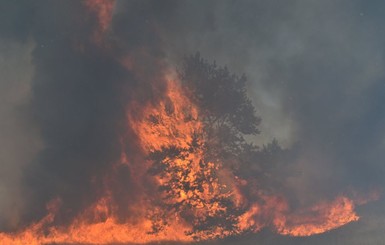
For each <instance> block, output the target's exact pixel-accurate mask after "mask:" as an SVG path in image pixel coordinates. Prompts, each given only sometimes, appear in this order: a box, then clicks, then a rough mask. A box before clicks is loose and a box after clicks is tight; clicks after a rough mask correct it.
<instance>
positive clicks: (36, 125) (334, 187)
mask: <svg viewBox="0 0 385 245" xmlns="http://www.w3.org/2000/svg"><path fill="white" fill-rule="evenodd" d="M381 5H382V4H381V3H373V4H372V5H370V6H368V5H367V3H364V1H358V0H357V1H343V0H341V1H322V2H321V1H315V0H314V1H306V2H305V1H291V2H287V1H274V2H272V1H264V0H261V1H242V2H239V1H210V2H206V1H190V2H188V1H183V2H180V1H179V2H177V1H129V2H126V1H117V2H116V4H115V7H114V9H113V16H112V17H111V24H110V27H109V28H107V29H106V30H103V31H105V32H106V33H105V34H104V35H103V37H101V36H98V35H99V34H97V33H98V28H99V23H98V22H99V19H98V17H97V15H95V14H94V13H92V12H90V11H89V10H87V7H86V5H85V4H84V3H83V2H80V1H79V2H78V1H61V2H52V1H35V2H33V3H32V2H30V1H18V2H11V1H9V2H2V3H1V6H0V7H1V9H7V11H3V12H4V15H2V16H1V17H0V20H1V21H0V23H1V24H0V26H1V32H0V37H1V41H0V49H1V61H0V62H1V64H2V66H1V67H2V68H1V73H2V74H5V75H3V76H2V81H1V84H0V91H1V92H0V98H2V100H4V101H2V104H1V106H0V118H1V120H0V132H1V139H0V146H1V149H2V150H1V153H0V155H1V162H2V164H1V167H0V171H1V173H0V176H1V181H0V198H1V200H0V210H1V212H0V217H1V218H0V225H1V226H2V227H5V228H15V227H17V225H18V224H20V223H22V224H25V223H27V222H29V221H31V220H37V219H38V218H41V217H42V216H43V215H44V213H45V205H46V203H48V202H49V201H50V200H52V199H54V198H56V197H60V198H61V201H62V204H63V205H64V207H63V210H65V211H63V212H64V213H63V214H61V216H60V217H59V221H58V222H68V221H69V220H70V219H71V218H72V217H74V216H76V215H77V214H78V213H79V211H80V210H83V209H84V208H85V207H87V206H89V205H90V204H91V203H93V202H95V201H96V200H97V199H98V197H99V196H100V193H99V190H100V189H102V186H101V185H102V184H103V183H104V182H105V180H104V179H100V177H99V176H103V175H102V174H101V173H105V172H108V171H112V170H111V163H114V162H117V161H118V160H119V159H120V157H121V156H120V153H121V145H122V144H121V143H122V142H121V141H122V139H121V135H128V136H129V137H127V138H128V139H129V140H125V142H124V145H125V151H126V153H127V155H128V156H130V159H128V161H140V160H141V158H142V157H143V156H142V155H141V153H140V149H139V147H138V142H137V139H136V138H135V137H134V134H133V132H131V131H130V129H127V125H126V124H125V121H126V108H127V106H129V105H130V103H131V102H132V101H134V100H135V101H141V102H142V103H143V104H144V103H145V102H147V101H151V102H152V103H154V104H156V103H157V101H158V100H159V98H158V96H159V95H161V94H163V93H162V91H163V90H164V89H165V82H164V81H162V79H161V77H163V75H164V74H163V73H164V72H165V69H166V67H167V66H168V65H170V64H171V65H172V66H176V67H178V65H179V64H180V57H183V55H185V54H191V53H195V52H196V51H200V52H201V54H202V56H204V57H205V58H207V59H209V60H216V61H217V63H218V64H224V65H228V66H229V68H230V69H231V70H232V71H235V72H237V73H246V75H247V76H248V78H249V79H248V80H249V91H248V92H249V95H250V96H252V98H253V102H254V104H255V106H256V108H257V110H258V114H259V116H261V118H262V124H261V131H262V133H261V135H260V136H259V138H257V139H256V140H255V141H256V143H257V144H260V145H262V144H267V143H269V142H270V141H271V140H272V139H273V138H276V139H278V142H279V143H280V144H281V145H283V146H284V147H287V148H289V149H295V150H296V151H295V152H296V156H295V157H293V159H289V160H288V162H287V163H284V164H285V167H284V169H285V170H287V171H281V172H277V176H278V177H277V178H282V183H283V184H284V185H285V190H287V191H290V195H291V197H292V198H293V199H296V200H299V201H298V202H299V203H301V204H304V203H313V202H314V201H316V200H319V199H321V198H322V197H327V198H330V197H332V196H335V195H336V194H339V193H341V192H344V191H347V190H349V189H350V188H352V189H358V190H361V191H368V190H371V189H372V188H375V187H376V188H378V187H381V186H383V185H384V184H385V183H384V182H383V178H382V176H383V174H384V170H385V169H384V167H383V162H382V161H383V159H384V157H385V156H384V153H383V147H384V140H383V137H384V135H383V132H382V129H383V125H384V120H385V117H384V115H385V114H383V113H382V103H383V99H382V98H383V94H384V92H385V87H384V85H383V79H384V72H383V69H382V68H383V65H384V64H383V63H384V61H383V53H384V48H383V43H384V41H385V40H384V35H383V34H380V30H381V29H380V28H382V24H383V22H384V20H383V18H382V14H381V13H378V9H381V8H382V7H383V6H381ZM373 6H374V7H373ZM99 31H100V30H99ZM100 38H101V40H100ZM138 111H139V110H138ZM138 113H139V112H138ZM280 164H282V163H280ZM121 168H122V169H120V173H121V176H120V177H119V178H117V180H115V181H116V183H115V185H116V189H117V190H116V192H117V194H115V198H116V199H118V203H120V204H121V205H122V206H124V205H126V204H128V203H130V202H133V201H134V200H135V196H136V195H139V192H140V188H139V187H138V189H137V188H136V187H133V184H132V181H131V179H130V178H132V177H130V176H132V173H131V171H132V170H130V169H128V168H125V167H121ZM98 183H100V184H98ZM149 185H150V184H149ZM120 186H130V187H129V188H121V189H119V187H120ZM122 193H123V194H122ZM124 197H130V198H124ZM15 204H16V205H15ZM377 209H378V207H377ZM377 209H375V210H377ZM363 213H368V215H369V216H370V212H369V211H368V210H363ZM122 215H123V214H122ZM129 215H130V214H124V216H129ZM377 220H378V219H377V218H376V217H372V218H371V220H370V221H364V222H368V226H374V225H373V222H374V223H375V222H378V221H377ZM379 226H380V227H383V224H379ZM360 227H361V226H359V224H354V226H351V227H349V229H351V230H349V229H348V230H347V231H336V232H334V233H330V234H328V235H327V236H326V238H324V237H323V238H309V239H313V240H311V241H314V242H317V241H318V243H319V244H322V243H324V242H325V241H330V240H333V239H335V238H334V237H341V236H349V235H350V234H351V233H353V231H356V230H358V229H360ZM373 229H374V228H373ZM344 232H345V233H344ZM374 233H375V232H374ZM341 234H342V235H341ZM346 234H347V235H346ZM366 234H370V232H368V233H366ZM334 235H335V236H334ZM362 236H363V237H365V235H362ZM375 236H377V237H378V236H382V234H375ZM271 237H272V236H271V234H260V235H258V236H257V237H254V236H253V237H251V238H249V239H247V238H246V239H245V244H249V243H252V242H254V240H255V239H256V240H259V241H262V243H266V244H268V243H271V240H269V239H277V240H274V242H275V244H279V243H282V244H286V243H290V242H293V243H294V244H301V242H302V240H295V239H294V240H293V239H291V238H271ZM280 239H282V241H281V240H280ZM317 239H319V240H317ZM339 239H342V238H339ZM346 239H348V238H346ZM307 241H308V240H306V242H307ZM344 241H345V240H344ZM306 242H304V244H305V243H306ZM334 242H335V243H338V241H336V240H335V241H334ZM224 243H226V241H224ZM228 243H229V244H231V243H233V241H228ZM315 244H317V243H315Z"/></svg>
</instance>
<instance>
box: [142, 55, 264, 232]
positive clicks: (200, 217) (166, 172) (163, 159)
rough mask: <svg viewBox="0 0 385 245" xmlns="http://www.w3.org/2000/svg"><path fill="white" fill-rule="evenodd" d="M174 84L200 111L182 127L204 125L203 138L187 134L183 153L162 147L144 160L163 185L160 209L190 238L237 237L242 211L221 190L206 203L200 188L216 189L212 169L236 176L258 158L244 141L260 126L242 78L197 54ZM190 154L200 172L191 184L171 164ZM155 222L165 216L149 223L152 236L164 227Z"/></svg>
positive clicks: (186, 173)
mask: <svg viewBox="0 0 385 245" xmlns="http://www.w3.org/2000/svg"><path fill="white" fill-rule="evenodd" d="M179 78H180V81H181V83H182V87H183V92H184V93H186V94H187V96H188V98H189V99H190V100H191V102H192V103H193V104H194V105H195V106H197V107H198V109H199V118H192V117H188V116H186V118H185V122H189V121H191V120H199V121H200V122H202V123H203V132H192V134H193V135H194V137H193V138H192V142H188V145H189V146H188V147H185V148H183V147H180V146H174V145H171V146H165V147H163V148H162V149H160V150H154V151H153V152H151V154H150V155H149V158H150V159H151V160H152V162H153V166H152V168H151V169H150V173H151V174H153V175H156V176H159V177H161V178H163V179H165V180H167V181H165V182H163V184H162V186H160V191H161V192H162V193H163V197H164V200H163V201H161V203H160V205H162V206H163V207H167V210H168V211H169V212H170V213H174V212H177V213H179V214H180V216H181V217H182V218H184V219H185V220H186V221H188V222H189V223H190V224H192V230H191V232H190V233H189V235H191V236H193V237H198V235H199V234H200V235H204V236H206V237H210V236H213V238H215V236H217V234H218V232H215V231H218V230H220V231H221V232H222V233H223V234H224V233H226V234H230V235H231V234H237V232H238V231H237V227H236V224H237V219H238V217H239V215H240V214H242V213H243V212H244V211H245V208H246V207H238V206H236V205H235V203H234V202H233V201H231V198H229V191H228V190H225V188H222V187H219V189H220V190H219V191H213V192H212V193H211V194H212V195H211V196H210V197H209V198H208V197H207V195H205V194H204V188H203V184H206V185H211V184H213V183H215V184H216V185H217V184H219V185H221V183H216V181H217V179H218V172H217V171H218V170H219V169H218V168H217V167H216V166H221V167H222V166H225V167H226V169H231V170H232V172H233V173H239V174H241V173H242V170H243V169H244V167H242V165H244V166H248V165H247V164H250V163H251V162H252V161H253V160H254V159H253V157H255V154H257V152H258V148H257V147H256V146H255V145H254V144H252V143H250V142H248V141H247V140H246V139H245V137H246V136H248V135H256V134H258V133H259V130H258V126H259V124H260V121H261V119H260V118H259V117H258V116H256V112H255V108H254V106H253V105H252V102H251V100H250V99H249V98H248V96H247V91H246V81H247V80H246V76H244V75H242V76H237V75H235V74H233V73H231V72H230V71H229V70H228V69H227V67H220V66H217V65H216V63H215V62H214V63H209V62H208V61H206V60H204V59H203V58H201V57H200V55H199V53H197V54H195V55H192V56H186V57H185V58H184V59H183V63H182V66H181V69H180V70H179ZM170 103H171V102H170ZM168 106H169V107H170V108H172V107H173V106H172V105H168ZM164 110H165V111H167V115H169V116H172V114H173V113H174V112H173V110H169V109H167V108H164ZM158 117H159V116H158V115H153V116H151V117H150V118H149V120H150V121H151V123H154V124H157V123H161V122H160V121H159V120H154V119H153V118H158ZM190 154H199V157H200V160H199V165H200V167H201V169H202V171H198V172H194V178H193V179H192V178H191V173H192V172H191V169H189V168H188V167H187V168H186V166H180V165H178V164H174V163H175V162H177V161H180V160H186V159H189V155H190ZM188 161H190V160H188ZM189 164H193V163H192V162H190V163H189ZM189 176H190V177H189ZM223 186H225V185H223ZM210 188H214V187H213V186H210ZM181 192H183V193H189V195H190V196H189V198H188V199H184V198H179V197H180V196H181ZM170 200H172V201H170ZM202 207H203V208H202ZM159 217H167V215H165V216H162V215H159V214H156V215H154V216H153V217H152V218H153V221H154V222H153V226H154V229H153V230H154V232H158V231H160V230H161V229H163V228H164V226H165V225H167V222H161V221H160V220H159Z"/></svg>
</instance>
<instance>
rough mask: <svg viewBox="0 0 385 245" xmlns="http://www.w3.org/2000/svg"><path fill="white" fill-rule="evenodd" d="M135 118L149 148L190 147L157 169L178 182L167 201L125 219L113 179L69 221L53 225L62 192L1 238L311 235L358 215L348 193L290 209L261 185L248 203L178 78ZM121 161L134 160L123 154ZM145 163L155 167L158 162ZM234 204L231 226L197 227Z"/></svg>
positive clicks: (94, 240)
mask: <svg viewBox="0 0 385 245" xmlns="http://www.w3.org/2000/svg"><path fill="white" fill-rule="evenodd" d="M128 123H129V124H131V125H132V126H133V128H134V130H135V131H136V133H137V135H138V137H139V138H140V142H141V148H142V149H143V151H144V152H146V153H147V154H151V153H152V154H155V152H157V150H160V149H166V148H169V149H172V147H175V146H177V147H181V148H183V149H187V152H188V153H186V154H179V155H178V154H174V155H172V154H170V156H167V157H166V158H165V159H163V160H164V162H163V163H162V164H165V165H164V166H163V167H164V168H165V169H167V171H165V172H162V171H160V172H159V173H158V174H155V175H154V179H155V180H154V181H155V183H156V185H157V186H161V185H163V184H165V183H167V184H169V185H170V186H171V187H172V189H170V190H167V191H165V192H162V194H159V195H160V196H157V195H153V197H156V198H161V199H162V200H164V201H163V202H162V204H155V205H154V202H156V200H154V199H153V197H151V194H150V193H148V194H147V195H144V196H143V200H142V201H141V202H140V203H138V204H137V205H136V207H134V209H135V210H137V212H136V213H137V214H138V215H137V217H136V218H135V219H133V220H131V221H126V222H121V221H119V219H118V217H117V214H116V213H115V211H114V210H115V206H114V203H113V201H112V199H111V198H110V196H109V194H108V193H109V191H108V186H107V187H106V190H105V195H104V196H103V197H102V198H101V199H100V200H99V201H98V202H97V203H95V204H94V205H92V206H90V207H89V208H88V209H87V210H85V211H84V212H83V213H82V214H81V215H79V216H78V217H76V218H75V219H74V220H73V222H72V224H71V225H69V226H68V227H58V226H54V225H52V222H53V220H54V219H55V213H56V212H57V211H58V210H59V209H60V199H57V200H53V201H52V202H51V203H49V204H48V205H47V212H48V214H47V215H46V216H45V217H44V218H43V219H42V220H40V221H39V222H37V223H35V224H32V225H30V226H29V227H27V228H26V229H25V230H23V231H21V232H17V233H0V241H1V243H2V244H9V245H13V244H32V245H33V244H36V245H38V244H50V243H67V244H68V243H85V244H110V243H114V242H119V243H142V244H143V243H149V242H158V241H179V242H192V241H199V240H208V239H218V238H223V237H226V236H234V235H240V234H242V233H244V232H248V231H252V232H258V231H260V230H261V229H262V228H264V227H270V228H271V229H273V230H275V231H276V232H277V233H279V234H283V235H289V236H310V235H313V234H319V233H323V232H326V231H329V230H332V229H335V228H338V227H340V226H342V225H345V224H347V223H349V222H352V221H356V220H358V219H359V217H358V216H357V214H356V213H355V212H354V201H353V200H351V199H349V198H347V197H344V196H340V197H337V198H336V199H335V200H334V201H331V202H322V203H320V204H317V205H315V206H313V207H310V208H307V209H304V210H302V211H301V212H299V213H295V212H294V213H293V212H291V210H290V207H289V206H288V203H287V201H286V200H285V199H284V198H283V197H281V196H268V195H264V194H262V192H259V193H260V195H261V196H260V198H261V199H263V202H262V203H263V204H261V203H253V204H250V203H248V201H247V199H246V197H245V196H242V193H241V192H240V191H239V188H240V187H241V186H242V185H247V183H246V181H242V180H240V179H239V178H238V177H237V176H234V175H232V174H231V173H230V171H229V170H227V169H225V168H224V166H223V165H222V164H221V163H212V162H204V160H202V154H203V152H202V150H203V147H201V146H202V145H204V143H205V142H204V132H202V130H203V126H202V123H201V122H200V121H199V109H198V108H197V107H195V106H194V104H193V103H192V102H191V101H190V100H189V99H188V98H187V97H186V96H185V94H184V92H183V89H182V88H181V85H180V83H179V82H176V81H174V80H168V83H167V92H166V94H165V96H164V97H163V99H162V101H160V103H158V104H157V105H152V104H148V105H147V106H145V109H144V111H143V113H142V114H141V115H137V116H136V117H135V118H133V117H132V116H131V115H130V113H128ZM118 164H129V165H130V164H131V163H128V162H127V160H126V158H125V156H124V154H122V160H121V162H120V163H118ZM142 164H143V163H142ZM145 164H146V165H147V167H146V168H147V169H149V168H150V164H151V162H150V161H147V162H146V163H145ZM220 200H222V201H223V200H226V201H227V203H230V204H231V205H227V206H225V205H223V204H222V202H221V201H220ZM176 204H183V205H182V206H181V207H182V208H180V209H174V210H172V212H170V211H169V210H168V208H169V207H170V206H173V205H174V206H175V205H176ZM162 205H163V206H164V209H163V210H162ZM166 207H168V208H166ZM184 207H188V208H184ZM230 207H234V208H235V209H237V210H243V211H242V213H240V214H239V215H238V216H237V217H235V220H236V221H237V222H236V224H234V225H233V226H232V227H231V229H229V228H228V227H224V226H220V225H218V226H217V227H215V228H213V227H208V229H207V230H205V229H204V228H202V229H198V230H197V231H196V232H192V229H193V227H196V226H199V224H197V223H194V222H199V221H201V220H204V219H206V218H207V217H212V218H213V219H214V218H215V217H217V216H218V215H220V216H223V217H227V216H234V212H233V210H229V208H230ZM241 207H247V208H241ZM238 208H239V209H238ZM89 217H92V219H91V220H90V218H89ZM189 221H190V222H191V223H189ZM157 225H159V226H157Z"/></svg>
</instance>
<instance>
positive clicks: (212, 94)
mask: <svg viewBox="0 0 385 245" xmlns="http://www.w3.org/2000/svg"><path fill="white" fill-rule="evenodd" d="M179 75H180V79H181V81H182V83H183V84H184V85H185V86H186V87H187V92H188V93H189V97H190V98H191V99H192V100H193V102H194V103H195V104H196V105H198V107H199V109H200V114H199V115H200V118H199V119H200V120H201V121H202V122H203V123H204V126H205V127H204V128H205V136H206V140H205V142H206V143H207V144H206V147H207V150H206V151H205V152H206V153H207V156H206V158H207V160H209V161H212V160H215V161H218V160H219V159H220V160H222V163H224V164H226V165H228V166H230V167H232V168H233V169H234V170H236V169H237V168H239V164H240V163H241V162H242V161H240V160H241V158H242V157H244V155H245V152H248V151H254V150H255V149H256V147H255V146H254V145H253V144H251V143H248V142H247V141H246V140H245V136H247V135H256V134H258V133H259V130H258V126H259V124H260V122H261V119H260V118H259V117H258V116H256V112H255V108H254V106H253V105H252V102H251V100H250V99H249V98H248V96H247V91H246V81H247V79H246V76H245V75H242V76H237V75H235V74H233V73H231V72H230V71H229V70H228V69H227V67H226V66H225V67H220V66H217V64H216V63H215V62H213V63H209V62H208V61H206V60H204V59H203V58H201V56H200V54H199V53H196V54H195V55H192V56H187V57H185V58H184V60H183V65H182V68H181V69H180V71H179Z"/></svg>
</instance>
